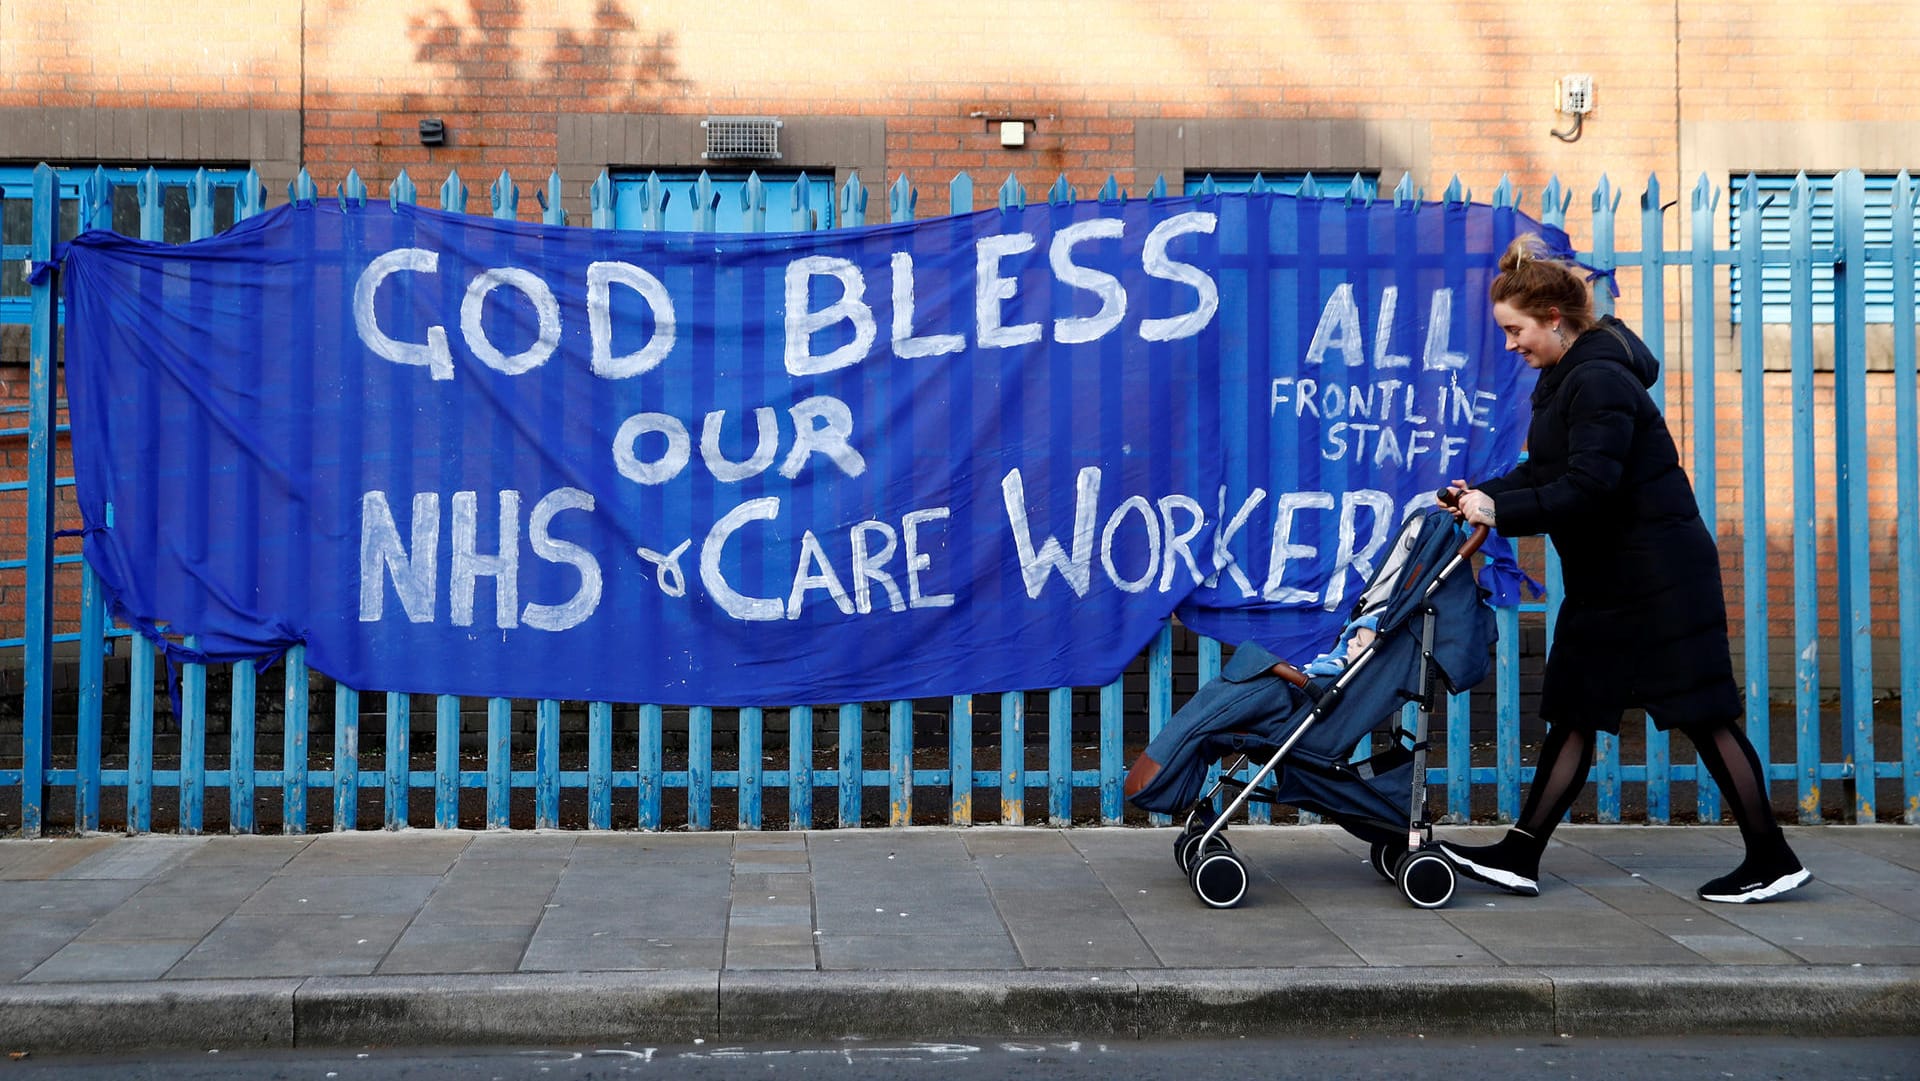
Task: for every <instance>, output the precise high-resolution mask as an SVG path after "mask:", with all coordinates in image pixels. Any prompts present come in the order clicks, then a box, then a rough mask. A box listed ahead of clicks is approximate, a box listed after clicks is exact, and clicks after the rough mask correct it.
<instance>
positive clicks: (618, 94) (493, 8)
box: [407, 0, 689, 105]
mask: <svg viewBox="0 0 1920 1081" xmlns="http://www.w3.org/2000/svg"><path fill="white" fill-rule="evenodd" d="M524 8H525V5H524V4H522V3H520V2H519V0H492V2H489V0H470V2H469V4H468V15H469V20H468V23H467V24H466V25H462V24H461V23H460V22H459V21H457V20H456V19H455V18H454V16H453V15H452V14H451V13H450V12H449V11H448V10H447V8H446V7H445V6H444V5H435V6H433V7H431V8H429V9H427V10H426V11H425V12H424V13H423V14H418V15H414V16H411V17H409V18H408V20H407V33H408V36H409V37H410V38H411V39H412V40H413V42H414V45H415V48H414V59H415V60H416V61H419V62H420V63H424V64H437V65H443V66H445V67H446V68H449V69H451V71H452V74H453V78H454V80H455V81H456V82H457V83H458V84H459V85H460V88H461V89H462V90H465V91H470V92H474V93H484V94H486V95H487V96H488V97H489V98H493V99H496V100H497V99H498V98H499V97H500V96H501V94H502V93H505V94H507V95H511V96H522V95H538V96H542V97H550V98H576V99H592V100H594V101H597V102H600V103H603V104H605V105H617V104H629V103H633V102H637V101H645V100H657V99H659V98H662V97H665V96H668V95H669V94H671V93H672V92H675V91H678V90H680V89H681V88H684V87H686V86H687V85H688V84H689V80H688V79H686V78H685V77H683V76H682V75H681V74H680V73H679V71H678V68H677V64H676V62H675V60H674V41H673V35H672V34H671V33H669V32H665V31H662V32H660V33H656V34H653V35H651V36H649V35H647V34H646V33H645V32H643V31H642V30H641V29H640V27H639V24H638V23H636V22H635V21H634V18H633V16H631V15H629V14H627V12H626V10H625V9H624V8H623V7H622V6H621V4H620V3H618V2H617V0H601V3H600V4H599V6H598V7H596V8H595V9H594V13H593V25H592V26H590V27H585V28H573V27H560V28H554V29H555V30H556V32H555V34H554V37H553V44H552V47H551V49H550V50H549V51H548V53H547V55H546V56H545V57H544V58H543V59H542V60H541V61H540V62H539V65H538V67H537V68H532V69H528V68H523V67H521V66H520V65H518V64H517V63H516V60H517V59H518V58H519V56H520V54H521V52H522V51H523V46H524V45H525V44H526V43H527V40H526V39H527V37H528V35H527V34H526V32H525V30H526V28H525V26H524V24H525V23H526V13H525V10H524ZM536 29H545V28H536ZM503 84H506V85H503ZM511 84H519V85H518V87H515V86H513V85H511ZM559 87H565V90H564V91H559V92H556V90H557V88H559ZM536 88H537V89H536Z"/></svg>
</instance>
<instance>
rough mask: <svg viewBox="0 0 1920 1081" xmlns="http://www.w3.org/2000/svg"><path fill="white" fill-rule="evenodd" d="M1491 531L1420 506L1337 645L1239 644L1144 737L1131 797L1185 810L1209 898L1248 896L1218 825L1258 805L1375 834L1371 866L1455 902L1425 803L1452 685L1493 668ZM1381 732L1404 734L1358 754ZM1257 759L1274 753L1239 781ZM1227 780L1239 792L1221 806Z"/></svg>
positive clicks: (1430, 898)
mask: <svg viewBox="0 0 1920 1081" xmlns="http://www.w3.org/2000/svg"><path fill="white" fill-rule="evenodd" d="M1486 532H1487V531H1486V529H1485V527H1481V528H1479V529H1477V530H1476V531H1474V533H1473V534H1472V535H1471V536H1468V535H1465V534H1464V533H1463V531H1462V530H1461V529H1460V527H1459V526H1457V525H1456V524H1455V522H1454V519H1453V517H1452V515H1451V514H1449V513H1448V512H1447V511H1445V510H1443V509H1441V508H1438V507H1435V508H1433V509H1432V510H1429V511H1426V512H1422V513H1417V514H1414V515H1412V516H1410V517H1409V518H1408V519H1407V520H1406V522H1405V523H1403V525H1402V527H1401V530H1400V532H1399V534H1397V535H1396V536H1395V538H1394V540H1393V543H1392V546H1391V547H1390V548H1389V549H1388V552H1387V555H1386V558H1385V559H1384V560H1383V561H1382V562H1381V564H1380V566H1379V568H1378V569H1377V570H1376V571H1375V572H1374V575H1373V577H1372V579H1371V580H1370V581H1369V582H1368V585H1367V588H1366V590H1365V591H1364V592H1363V593H1362V594H1361V596H1360V598H1359V600H1358V601H1357V602H1356V604H1355V606H1354V610H1353V613H1352V615H1351V616H1350V617H1349V618H1348V620H1347V622H1346V624H1345V625H1344V626H1343V628H1342V630H1341V633H1340V637H1339V639H1338V640H1337V641H1336V642H1335V644H1334V645H1333V647H1332V648H1331V649H1329V650H1328V651H1327V652H1325V653H1323V654H1321V655H1320V656H1318V657H1315V658H1314V659H1313V660H1311V661H1309V662H1307V663H1306V664H1305V665H1304V666H1301V667H1298V668H1296V667H1295V666H1293V665H1291V664H1289V663H1287V662H1286V661H1284V660H1282V659H1280V658H1278V657H1276V656H1274V655H1273V654H1272V653H1270V652H1268V651H1267V650H1266V649H1264V648H1262V647H1261V646H1260V645H1258V644H1257V643H1253V642H1247V643H1243V644H1242V645H1241V646H1239V647H1238V648H1237V649H1236V650H1235V651H1234V653H1233V656H1232V657H1231V658H1230V659H1229V660H1228V662H1227V664H1226V665H1225V666H1224V667H1223V669H1222V671H1221V673H1220V677H1219V678H1218V679H1216V680H1213V681H1211V682H1209V683H1208V684H1207V685H1206V686H1204V687H1202V688H1201V689H1200V690H1199V692H1198V693H1196V694H1195V695H1194V696H1193V698H1192V699H1191V700H1189V701H1188V702H1187V704H1186V705H1185V706H1183V707H1181V709H1180V710H1179V712H1178V713H1176V714H1175V715H1174V716H1173V718H1172V720H1171V721H1169V722H1168V724H1167V726H1166V727H1165V728H1164V729H1162V730H1161V732H1160V733H1159V734H1158V735H1157V736H1155V737H1154V739H1153V740H1152V742H1150V743H1149V744H1148V745H1147V748H1146V750H1145V751H1144V752H1143V753H1142V754H1141V756H1140V758H1139V759H1138V760H1136V761H1135V762H1134V764H1133V767H1132V769H1131V770H1130V771H1129V772H1128V774H1127V780H1126V786H1125V792H1126V795H1127V798H1128V799H1129V800H1131V801H1132V802H1133V803H1134V804H1135V805H1136V806H1139V807H1141V808H1143V809H1145V810H1148V811H1154V812H1157V813H1162V814H1174V813H1178V812H1180V811H1183V810H1184V811H1186V812H1187V817H1186V821H1185V824H1184V826H1183V827H1182V829H1181V831H1180V834H1179V836H1178V837H1177V838H1176V840H1175V843H1174V858H1175V861H1176V863H1178V865H1179V866H1180V868H1181V870H1182V871H1183V872H1184V873H1185V874H1186V875H1187V879H1188V884H1189V885H1190V886H1192V888H1193V890H1194V892H1195V893H1196V894H1197V895H1199V897H1200V899H1201V900H1202V901H1203V902H1205V903H1206V904H1208V905H1210V906H1213V907H1216V908H1230V907H1232V906H1234V905H1237V904H1239V903H1240V901H1241V900H1242V899H1243V898H1244V896H1245V894H1246V888H1247V873H1246V866H1245V864H1244V863H1243V862H1242V861H1241V859H1240V857H1239V856H1238V854H1236V853H1235V852H1234V851H1233V848H1232V845H1231V844H1230V843H1228V841H1227V839H1226V838H1225V836H1223V834H1224V831H1225V830H1226V828H1227V822H1228V819H1229V818H1230V817H1231V816H1232V815H1234V814H1235V813H1237V812H1238V811H1239V809H1240V808H1241V807H1242V806H1243V805H1245V804H1246V803H1248V802H1254V801H1257V802H1265V803H1284V804H1289V805H1292V806H1294V807H1297V808H1299V809H1300V810H1303V811H1311V812H1313V813H1315V814H1319V815H1321V816H1323V817H1325V818H1326V819H1327V820H1328V821H1331V822H1333V823H1335V824H1336V825H1339V826H1341V827H1343V828H1345V829H1346V830H1347V831H1348V832H1350V833H1352V834H1354V835H1355V836H1357V837H1359V838H1361V839H1362V840H1365V841H1368V842H1369V843H1370V845H1371V856H1372V863H1373V866H1374V869H1375V870H1376V871H1378V872H1379V873H1380V874H1381V875H1383V876H1384V877H1386V878H1388V879H1389V880H1391V881H1394V882H1395V883H1396V884H1398V885H1399V886H1400V888H1401V892H1402V893H1403V894H1404V895H1405V896H1406V897H1407V899H1408V900H1410V901H1412V902H1413V903H1414V904H1416V905H1419V906H1421V907H1426V908H1433V907H1439V906H1440V905H1444V904H1446V903H1447V901H1448V900H1449V899H1451V897H1452V895H1453V887H1454V872H1453V867H1452V865H1451V864H1450V863H1449V862H1448V861H1447V860H1446V858H1445V857H1444V856H1442V855H1441V854H1440V853H1439V851H1438V850H1437V848H1434V847H1433V846H1432V844H1431V842H1432V836H1431V834H1432V829H1431V824H1430V822H1429V821H1428V820H1427V814H1426V757H1427V756H1426V752H1427V730H1428V727H1429V724H1430V721H1431V718H1432V711H1433V708H1434V705H1435V703H1436V701H1437V699H1438V697H1439V694H1440V693H1441V688H1442V686H1444V687H1445V688H1446V689H1447V690H1450V691H1452V692H1454V693H1458V692H1460V691H1464V690H1466V689H1467V688H1469V687H1472V686H1474V685H1475V684H1477V683H1479V682H1480V681H1481V680H1482V679H1483V678H1485V676H1486V673H1487V670H1488V668H1489V667H1490V666H1491V659H1490V654H1491V650H1490V647H1491V645H1492V643H1493V640H1494V635H1495V630H1494V620H1493V612H1492V610H1491V609H1490V608H1489V607H1488V606H1487V605H1486V603H1485V594H1484V591H1482V590H1481V589H1480V587H1479V585H1478V584H1477V583H1476V582H1475V581H1474V576H1473V573H1472V570H1473V565H1472V556H1473V553H1474V552H1475V551H1477V550H1478V548H1479V546H1480V543H1481V542H1482V541H1483V540H1484V539H1485V537H1486ZM1408 701H1413V702H1417V703H1419V706H1420V709H1419V720H1418V723H1417V725H1416V728H1415V730H1414V731H1411V732H1409V731H1407V730H1405V729H1404V728H1403V727H1401V726H1399V725H1398V723H1397V721H1398V718H1399V716H1400V713H1401V707H1402V706H1403V705H1404V704H1405V703H1406V702H1408ZM1383 727H1384V728H1388V729H1389V730H1390V731H1391V732H1392V733H1393V735H1394V737H1395V738H1394V739H1393V740H1392V741H1391V744H1390V745H1389V746H1388V747H1387V749H1386V750H1384V751H1383V752H1381V753H1378V754H1373V755H1371V756H1367V757H1363V758H1362V759H1361V760H1360V761H1354V758H1355V755H1354V750H1355V748H1356V747H1358V746H1360V744H1361V742H1362V741H1363V740H1367V741H1369V743H1370V742H1371V737H1372V734H1373V733H1374V732H1375V730H1376V729H1380V728H1383ZM1228 755H1235V756H1237V758H1238V761H1236V762H1235V763H1234V764H1233V765H1232V766H1231V767H1229V768H1226V769H1223V770H1222V771H1221V772H1220V774H1219V775H1218V777H1217V779H1216V780H1215V782H1214V783H1213V785H1212V786H1211V787H1208V786H1207V773H1208V767H1209V766H1211V765H1212V764H1213V763H1215V762H1217V761H1219V760H1220V759H1222V758H1223V757H1226V756H1228ZM1248 762H1260V763H1263V764H1261V765H1260V766H1259V768H1258V770H1257V772H1255V773H1254V775H1253V776H1252V777H1251V778H1247V779H1244V780H1243V779H1242V778H1241V776H1240V771H1241V767H1242V766H1243V765H1246V764H1247V763H1248ZM1203 789H1204V791H1203ZM1223 791H1231V792H1233V793H1234V795H1233V798H1232V799H1231V800H1230V801H1228V802H1227V803H1226V805H1225V806H1224V807H1223V808H1221V810H1220V811H1219V812H1218V813H1217V814H1216V813H1214V810H1213V797H1214V796H1215V795H1216V794H1217V793H1221V792H1223Z"/></svg>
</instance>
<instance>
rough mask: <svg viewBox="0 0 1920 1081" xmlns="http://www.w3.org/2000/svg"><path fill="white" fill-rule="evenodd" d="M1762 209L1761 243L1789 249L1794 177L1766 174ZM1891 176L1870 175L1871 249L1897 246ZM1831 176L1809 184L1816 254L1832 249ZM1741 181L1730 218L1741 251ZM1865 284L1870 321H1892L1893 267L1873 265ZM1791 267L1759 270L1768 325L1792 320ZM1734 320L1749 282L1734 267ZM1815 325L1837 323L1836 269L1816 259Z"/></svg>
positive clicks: (1762, 316) (1761, 186) (1770, 247)
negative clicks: (1834, 317)
mask: <svg viewBox="0 0 1920 1081" xmlns="http://www.w3.org/2000/svg"><path fill="white" fill-rule="evenodd" d="M1757 179H1758V181H1759V183H1758V188H1759V194H1760V201H1761V210H1760V243H1761V247H1762V249H1763V250H1765V251H1783V252H1784V251H1786V250H1787V249H1788V238H1789V236H1790V229H1791V228H1792V221H1793V219H1792V214H1791V212H1790V210H1789V203H1790V201H1791V199H1792V189H1793V181H1794V178H1793V177H1790V176H1763V177H1759V178H1757ZM1893 179H1894V178H1893V177H1891V176H1869V177H1867V185H1866V188H1867V222H1866V234H1867V247H1868V248H1875V247H1879V248H1885V247H1886V246H1888V245H1889V244H1891V243H1892V242H1893ZM1833 180H1834V178H1833V175H1832V174H1831V173H1829V174H1826V175H1822V176H1809V177H1808V178H1807V181H1808V183H1809V185H1810V186H1811V187H1812V188H1813V246H1814V249H1815V250H1816V251H1819V250H1820V249H1823V248H1831V247H1832V246H1833ZM1742 181H1743V178H1740V177H1735V178H1734V179H1733V182H1732V192H1733V199H1732V200H1731V201H1730V203H1729V204H1728V211H1729V213H1730V214H1732V216H1733V217H1732V223H1733V224H1732V231H1731V237H1732V240H1733V245H1734V247H1735V249H1736V250H1737V249H1738V248H1739V246H1740V243H1741V240H1742V237H1741V235H1740V214H1741V211H1742V209H1743V203H1742V196H1743V195H1744V192H1743V191H1742V190H1741V184H1742ZM1865 274H1866V282H1867V304H1866V308H1867V322H1869V323H1892V322H1893V268H1892V266H1890V265H1888V264H1886V263H1873V262H1869V263H1868V264H1867V266H1866V269H1865ZM1788 275H1789V268H1788V267H1787V266H1786V265H1785V264H1784V263H1783V264H1780V265H1778V266H1766V267H1762V268H1761V270H1760V296H1761V301H1760V319H1761V321H1762V322H1765V323H1780V324H1785V323H1788V322H1790V321H1791V319H1792V307H1791V304H1792V297H1791V295H1790V293H1789V288H1790V281H1789V277H1788ZM1732 280H1733V293H1732V309H1731V311H1732V317H1733V321H1734V322H1736V323H1737V322H1739V321H1740V297H1741V291H1742V289H1744V288H1745V283H1744V282H1742V281H1741V280H1740V268H1739V266H1738V265H1737V264H1736V265H1735V266H1734V267H1733V275H1732ZM1813 321H1814V322H1815V323H1822V324H1830V323H1832V322H1833V266H1832V265H1831V264H1830V263H1825V262H1822V261H1821V260H1819V259H1818V258H1816V259H1815V260H1814V264H1813Z"/></svg>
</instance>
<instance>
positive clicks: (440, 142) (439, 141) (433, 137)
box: [420, 116, 447, 146]
mask: <svg viewBox="0 0 1920 1081" xmlns="http://www.w3.org/2000/svg"><path fill="white" fill-rule="evenodd" d="M446 142H447V125H446V124H445V123H443V122H442V121H441V119H440V118H439V117H437V116H430V117H428V118H426V119H425V120H422V121H420V145H421V146H445V145H446Z"/></svg>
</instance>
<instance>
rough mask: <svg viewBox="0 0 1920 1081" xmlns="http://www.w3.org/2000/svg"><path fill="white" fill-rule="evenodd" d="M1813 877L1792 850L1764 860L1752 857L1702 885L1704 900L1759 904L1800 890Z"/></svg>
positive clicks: (1701, 896)
mask: <svg viewBox="0 0 1920 1081" xmlns="http://www.w3.org/2000/svg"><path fill="white" fill-rule="evenodd" d="M1812 880H1813V875H1812V873H1811V872H1809V871H1808V870H1807V869H1806V868H1805V867H1802V866H1800V861H1799V860H1798V859H1796V858H1795V857H1794V855H1793V853H1791V852H1788V853H1786V854H1785V855H1784V857H1775V858H1774V859H1771V860H1767V861H1765V862H1764V863H1762V862H1760V861H1757V860H1754V859H1753V858H1751V857H1749V858H1748V859H1746V860H1745V861H1743V862H1742V863H1741V864H1740V866H1738V867H1736V868H1734V869H1733V873H1732V874H1727V875H1721V876H1720V877H1719V878H1716V879H1714V880H1713V881H1712V882H1709V883H1707V884H1706V885H1704V886H1702V887H1700V899H1701V900H1702V901H1718V902H1719V903H1721V904H1727V905H1751V904H1758V903H1759V902H1761V901H1771V900H1773V899H1774V898H1775V897H1778V896H1780V895H1781V894H1783V893H1786V892H1787V891H1789V890H1796V889H1799V888H1800V887H1801V886H1804V885H1806V884H1807V883H1808V882H1810V881H1812Z"/></svg>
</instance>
